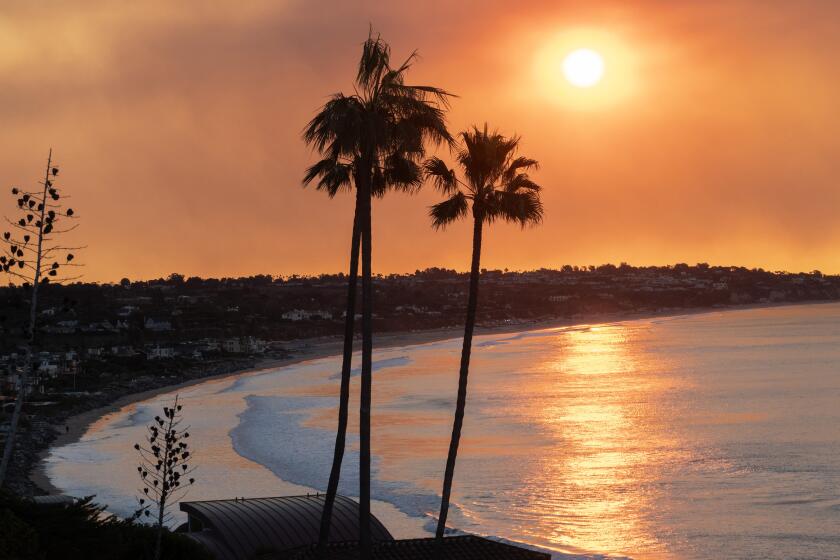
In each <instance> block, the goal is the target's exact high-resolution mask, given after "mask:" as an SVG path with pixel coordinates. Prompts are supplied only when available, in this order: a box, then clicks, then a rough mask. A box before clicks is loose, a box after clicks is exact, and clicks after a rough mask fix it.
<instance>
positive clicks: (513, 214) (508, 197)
mask: <svg viewBox="0 0 840 560" xmlns="http://www.w3.org/2000/svg"><path fill="white" fill-rule="evenodd" d="M485 215H486V218H487V221H488V222H493V221H495V220H497V219H499V220H504V221H506V222H517V223H518V224H519V225H520V226H522V227H523V228H524V227H525V226H527V225H536V224H539V223H540V222H542V218H543V206H542V202H540V197H539V194H537V193H536V192H534V191H524V192H508V191H506V190H497V191H494V192H493V197H492V202H491V203H490V204H488V205H487V207H486V210H485Z"/></svg>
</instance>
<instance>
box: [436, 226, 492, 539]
mask: <svg viewBox="0 0 840 560" xmlns="http://www.w3.org/2000/svg"><path fill="white" fill-rule="evenodd" d="M474 219H475V224H474V226H473V250H472V267H471V268H470V296H469V302H468V303H467V322H466V325H465V327H464V345H463V346H462V347H461V371H460V373H459V375H458V401H457V404H456V405H455V422H454V423H453V424H452V439H450V440H449V455H448V456H447V457H446V471H445V472H444V475H443V493H442V498H441V501H440V516H439V517H438V525H437V532H436V533H435V537H436V538H437V539H438V540H440V539H442V538H443V532H444V530H445V529H446V517H447V515H448V514H449V496H450V494H451V492H452V479H453V478H454V476H455V459H456V458H457V456H458V444H459V443H460V442H461V427H462V426H463V425H464V408H465V407H466V404H467V377H468V376H469V372H470V351H471V350H472V337H473V330H474V329H475V312H476V308H477V306H478V276H479V273H480V269H479V266H480V264H481V226H482V223H483V221H484V218H483V216H482V215H481V213H480V212H477V213H476V212H474Z"/></svg>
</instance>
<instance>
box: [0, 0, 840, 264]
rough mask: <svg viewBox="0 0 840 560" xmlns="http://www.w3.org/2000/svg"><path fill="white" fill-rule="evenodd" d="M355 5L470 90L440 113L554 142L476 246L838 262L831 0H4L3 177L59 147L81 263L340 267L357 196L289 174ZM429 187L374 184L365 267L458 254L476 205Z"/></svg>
mask: <svg viewBox="0 0 840 560" xmlns="http://www.w3.org/2000/svg"><path fill="white" fill-rule="evenodd" d="M369 24H372V25H373V26H374V27H375V28H376V29H377V30H378V31H380V32H381V34H382V36H383V38H384V39H385V40H387V41H388V42H390V43H391V46H392V49H393V52H394V54H395V58H402V57H404V56H407V55H408V54H409V53H410V52H411V51H412V50H414V49H417V50H419V52H420V54H421V57H422V58H421V60H420V61H419V62H418V63H417V65H416V66H415V67H414V69H413V70H412V71H411V72H410V74H409V78H410V80H409V81H412V82H415V83H427V84H434V85H437V86H440V87H444V88H446V89H448V90H450V91H452V92H455V93H456V94H458V95H459V98H458V99H457V100H455V102H454V104H453V107H452V111H451V113H450V127H451V130H452V131H453V132H454V131H459V130H462V129H463V128H464V127H465V126H467V125H469V124H472V123H483V122H484V121H488V122H489V123H490V124H491V126H495V127H498V128H499V129H500V130H501V131H503V132H507V133H516V134H519V135H521V136H522V142H521V146H522V152H523V153H524V154H526V155H528V156H531V157H534V158H536V159H538V160H539V161H540V163H541V164H542V168H541V169H540V171H539V172H537V173H536V174H535V178H536V179H537V181H538V182H539V183H541V184H542V185H543V186H544V188H545V191H544V204H545V212H546V216H545V222H544V224H543V225H542V226H541V227H539V228H536V229H529V230H525V231H521V230H519V229H518V228H516V227H513V226H505V225H500V226H495V227H494V228H493V230H492V231H491V232H490V233H489V234H488V235H487V236H486V237H485V244H484V256H483V264H484V265H485V266H487V267H489V268H496V267H498V268H510V269H523V268H528V269H530V268H537V267H543V266H544V267H558V266H560V265H562V264H565V263H570V264H601V263H604V262H614V263H618V262H620V261H627V262H629V263H631V264H640V265H641V264H666V263H674V262H689V263H694V262H698V261H707V262H710V263H713V264H739V265H746V266H762V267H764V268H768V269H772V270H775V269H788V270H812V269H815V268H819V269H821V270H823V271H824V272H840V251H838V250H837V248H838V246H840V219H838V218H837V216H838V213H840V189H838V178H839V177H840V158H839V157H838V155H840V134H838V130H840V74H838V72H837V59H836V53H837V52H838V49H840V3H836V2H831V1H826V2H815V1H811V2H807V1H799V2H788V1H783V0H778V1H775V2H774V1H768V0H763V1H756V2H746V1H744V2H735V1H725V0H718V1H715V2H706V1H699V0H698V1H696V2H690V1H685V2H672V1H666V0H662V1H660V2H647V1H645V2H642V1H639V2H631V1H625V0H622V1H620V2H596V1H591V0H587V1H586V2H583V1H578V2H560V1H557V0H553V1H545V2H526V1H523V2H502V1H497V2H488V1H483V2H451V1H423V2H410V3H409V2H352V1H344V2H339V1H336V2H316V1H308V2H296V1H287V2H281V1H278V0H271V1H265V2H262V1H254V0H249V1H248V2H242V1H236V2H210V1H196V2H186V1H180V2H172V1H169V0H166V1H160V2H153V1H149V0H146V1H144V2H116V1H102V2H93V1H90V2H77V1H73V2H69V1H68V2H58V1H55V2H31V1H20V2H15V1H9V0H6V1H5V2H3V5H2V7H0V45H2V46H1V47H0V83H2V88H0V185H3V187H4V188H7V187H11V186H13V185H24V186H31V185H32V184H34V182H35V181H37V180H38V178H39V176H40V175H41V174H42V166H43V161H44V158H45V157H46V152H47V149H48V148H49V147H50V146H52V147H53V148H54V150H55V153H56V155H57V158H58V160H59V162H60V164H61V165H62V174H61V178H62V179H63V186H64V187H66V188H67V189H68V192H72V194H73V196H74V200H73V205H74V207H75V208H76V209H77V212H78V214H79V215H80V216H81V217H82V221H81V227H80V229H79V230H78V232H77V233H76V234H75V240H77V241H79V242H82V243H85V244H87V245H88V246H89V248H88V250H86V251H85V252H83V253H82V255H81V260H83V261H84V262H86V263H87V265H88V267H87V271H86V277H87V279H91V280H117V279H119V278H121V277H123V276H128V277H130V278H133V279H139V278H151V277H159V276H162V275H167V274H169V273H171V272H180V273H183V274H186V275H202V276H234V275H249V274H257V273H271V274H292V273H318V272H337V271H341V270H344V269H345V268H346V266H347V258H348V252H349V233H350V225H351V221H352V200H351V197H350V196H344V197H338V198H336V199H334V200H329V199H328V198H327V197H326V196H324V195H323V194H322V193H319V192H317V191H315V190H314V189H303V188H302V187H301V184H300V179H301V177H302V175H303V171H304V169H305V167H306V165H307V164H309V163H311V162H312V161H313V160H314V157H315V156H314V155H313V154H311V153H310V152H309V151H308V150H307V148H306V147H305V146H304V145H303V143H302V142H301V140H300V132H301V130H302V128H303V126H304V125H305V124H306V122H307V121H308V120H309V118H311V116H312V115H313V114H314V113H315V111H316V110H317V109H318V108H319V106H320V105H321V104H322V103H323V102H324V101H325V100H326V98H327V96H328V95H329V94H331V93H333V92H337V91H350V90H351V83H352V78H353V77H354V75H355V73H354V71H355V67H356V63H357V60H358V55H359V52H360V45H361V43H362V42H363V40H364V39H365V38H366V35H367V31H368V25H369ZM575 47H588V48H591V49H595V50H597V51H599V52H601V53H602V55H603V56H604V59H605V62H606V74H605V78H604V80H603V82H602V83H601V84H599V85H598V86H595V87H594V88H591V89H588V90H575V88H573V87H572V86H570V85H568V84H565V82H563V80H562V79H561V78H560V64H561V62H562V59H563V56H564V55H565V54H566V53H567V52H568V51H569V50H570V49H572V48H575ZM442 155H445V154H442ZM437 199H438V195H437V194H436V193H435V192H434V191H433V190H432V189H426V188H424V191H423V192H422V193H421V194H420V195H418V196H415V197H407V196H404V195H392V196H391V197H390V198H388V199H386V200H384V201H381V202H377V203H376V204H375V206H374V270H375V271H376V272H382V273H387V272H401V271H413V270H415V269H417V268H425V267H428V266H446V267H453V268H458V269H466V268H468V265H469V250H470V243H469V235H470V233H471V230H470V228H469V226H468V224H460V225H458V226H456V227H454V228H452V229H451V230H449V231H445V232H434V231H432V230H431V229H430V228H429V221H428V218H427V209H428V206H429V205H430V204H432V203H433V202H435V201H436V200H437ZM0 203H2V204H3V206H0V211H4V210H5V209H8V210H9V211H11V210H12V205H13V203H14V201H13V199H12V197H11V196H8V198H0Z"/></svg>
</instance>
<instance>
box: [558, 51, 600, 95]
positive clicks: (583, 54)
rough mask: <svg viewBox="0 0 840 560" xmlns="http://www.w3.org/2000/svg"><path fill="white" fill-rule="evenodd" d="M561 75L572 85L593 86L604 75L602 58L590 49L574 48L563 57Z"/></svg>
mask: <svg viewBox="0 0 840 560" xmlns="http://www.w3.org/2000/svg"><path fill="white" fill-rule="evenodd" d="M563 75H564V76H565V77H566V80H568V81H569V83H570V84H572V85H573V86H576V87H579V88H590V87H592V86H595V85H597V84H598V82H600V81H601V78H602V77H603V76H604V58H603V57H602V56H601V55H600V54H599V53H598V52H597V51H594V50H592V49H575V50H573V51H572V52H570V53H569V54H567V55H566V57H565V58H564V59H563Z"/></svg>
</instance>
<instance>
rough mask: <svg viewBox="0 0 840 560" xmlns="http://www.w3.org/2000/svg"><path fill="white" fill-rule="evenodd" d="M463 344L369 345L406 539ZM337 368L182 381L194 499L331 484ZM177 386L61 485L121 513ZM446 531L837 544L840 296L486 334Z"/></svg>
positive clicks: (432, 510) (838, 554) (775, 554)
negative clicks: (150, 432)
mask: <svg viewBox="0 0 840 560" xmlns="http://www.w3.org/2000/svg"><path fill="white" fill-rule="evenodd" d="M459 352H460V340H448V341H443V342H437V343H430V344H422V345H417V346H408V347H402V348H392V349H385V350H381V351H376V352H375V356H374V362H375V364H374V369H375V371H374V398H373V400H374V409H373V451H374V461H373V467H374V481H373V495H374V498H375V499H376V503H375V504H374V513H375V514H376V515H377V516H378V517H380V519H382V520H383V522H384V523H385V524H386V526H388V527H389V528H390V529H391V530H392V532H393V533H395V534H396V535H398V536H405V537H409V536H420V535H426V534H428V533H427V531H428V530H429V528H430V527H432V526H433V519H432V517H433V516H434V515H435V514H436V512H437V508H438V506H439V497H438V496H439V492H440V485H441V476H442V471H443V466H444V461H445V454H446V447H447V444H448V438H449V432H450V430H451V422H452V413H453V406H454V396H455V390H456V386H457V367H458V358H459ZM339 367H340V366H339V359H338V358H328V359H319V360H312V361H309V362H304V363H301V364H297V365H293V366H287V367H284V368H278V369H271V370H263V371H260V372H255V373H251V374H246V375H241V376H238V377H235V378H227V379H223V380H212V381H207V382H205V383H202V384H200V385H196V386H193V387H190V388H189V389H186V390H183V391H182V392H181V398H182V400H183V401H184V405H185V406H184V414H185V417H186V420H187V422H188V423H189V424H191V430H190V431H191V435H192V443H193V445H194V447H195V449H196V464H197V465H198V471H197V474H196V478H197V483H196V485H195V487H194V488H193V489H192V493H191V495H190V496H189V499H211V498H231V497H234V496H245V497H254V496H271V495H283V494H288V493H306V492H314V491H317V490H323V488H324V486H325V484H326V480H327V476H328V472H329V467H330V461H331V456H332V446H333V437H334V427H335V407H336V398H337V392H338V381H337V372H338V370H339ZM356 373H358V372H356ZM357 382H358V378H357V377H355V378H354V385H353V393H354V400H353V401H352V402H351V411H353V414H351V421H350V435H349V438H348V446H349V448H348V452H347V454H346V456H345V463H344V470H343V476H344V479H343V482H342V488H341V491H342V492H343V493H346V494H348V495H351V496H353V495H356V489H357V484H358V477H357V470H358V437H357V433H358V432H357V420H358V419H357V414H355V411H356V410H357V409H358V402H357V400H355V396H356V395H355V393H356V390H357V389H358V386H357ZM171 396H172V395H161V396H159V397H156V398H154V399H151V400H149V401H145V402H142V403H138V404H136V405H131V406H129V407H126V408H124V409H122V410H120V411H118V412H116V413H114V414H110V415H108V416H106V417H104V418H102V419H100V420H99V421H98V422H97V423H95V424H94V425H92V426H91V428H90V429H89V431H88V432H87V433H86V434H85V436H84V437H83V438H82V439H81V441H79V442H78V443H74V444H71V445H67V446H64V447H61V448H57V449H54V450H53V451H52V453H51V454H50V456H49V457H48V459H47V461H48V467H47V471H48V474H49V476H50V477H51V479H52V481H53V483H54V484H55V485H56V486H58V487H59V488H61V489H63V490H65V491H67V492H69V493H72V494H75V495H89V494H96V495H97V499H98V500H99V501H100V502H102V503H106V504H108V505H109V508H110V510H111V511H114V512H117V513H121V514H128V513H129V512H130V511H131V510H132V509H133V506H134V496H135V495H136V494H137V490H136V489H137V488H138V481H137V480H136V476H137V473H136V468H135V467H136V456H135V455H134V452H133V449H132V446H133V444H134V443H135V442H136V441H139V439H140V438H141V437H142V431H143V426H144V425H146V424H148V422H149V421H150V419H151V418H152V417H153V416H154V415H155V414H157V413H158V411H159V409H160V407H161V406H163V404H165V403H167V402H168V401H169V400H171ZM450 524H451V525H452V526H454V527H457V528H459V529H462V530H464V531H470V532H475V533H479V534H483V535H493V536H500V537H503V538H507V539H511V540H514V541H519V542H524V543H529V544H532V545H535V546H540V547H545V548H548V549H551V550H555V551H558V552H561V553H567V554H573V555H583V556H586V557H590V556H591V557H598V556H599V555H602V554H608V555H616V556H627V557H632V558H639V559H642V558H677V559H683V558H684V559H694V558H723V557H726V558H794V557H795V558H815V559H816V558H820V559H822V558H840V304H821V305H799V306H785V307H774V308H764V309H750V310H731V311H720V312H712V313H703V314H695V315H686V316H677V317H668V318H658V319H648V320H634V321H626V322H618V323H611V324H601V325H588V326H580V327H569V328H558V329H548V330H538V331H528V332H522V333H517V334H507V335H490V336H480V337H477V338H476V340H475V346H474V351H473V359H472V366H471V372H470V385H469V396H468V402H467V416H466V421H465V427H464V434H463V438H462V442H461V449H460V453H459V460H458V464H457V468H456V477H455V485H454V490H453V510H452V511H451V512H450ZM559 556H562V554H558V557H559Z"/></svg>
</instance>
